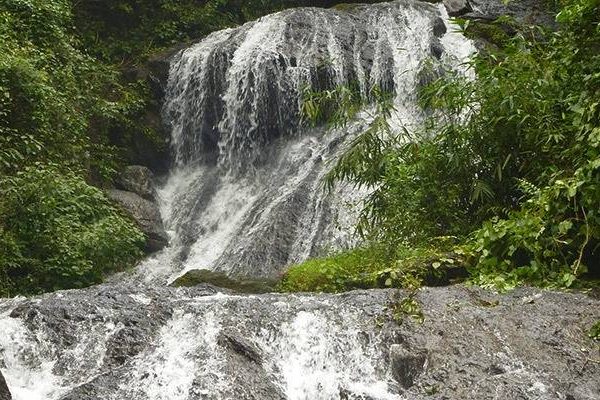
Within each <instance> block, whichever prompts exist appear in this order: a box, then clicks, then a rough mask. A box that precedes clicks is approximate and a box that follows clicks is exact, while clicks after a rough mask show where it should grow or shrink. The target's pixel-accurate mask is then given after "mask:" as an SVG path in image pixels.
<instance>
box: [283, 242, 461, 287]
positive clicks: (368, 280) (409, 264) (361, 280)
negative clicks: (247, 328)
mask: <svg viewBox="0 0 600 400" xmlns="http://www.w3.org/2000/svg"><path fill="white" fill-rule="evenodd" d="M447 247H448V243H447V242H445V240H438V241H437V243H436V244H435V246H433V245H431V246H422V247H414V248H413V247H410V248H409V247H397V248H394V249H391V248H389V247H387V246H383V245H375V244H373V245H370V246H365V247H359V248H356V249H352V250H347V251H344V252H339V253H335V254H333V255H331V256H328V257H323V258H316V259H311V260H308V261H306V262H304V263H302V264H298V265H294V266H292V267H290V268H289V269H288V271H287V272H286V274H285V275H284V276H283V278H282V280H281V282H280V284H279V290H281V291H284V292H313V291H316V292H343V291H346V290H352V289H367V288H406V289H412V290H414V289H416V288H418V287H420V286H421V285H422V283H423V282H427V283H431V284H436V283H437V282H447V281H448V279H449V278H450V276H449V275H451V274H449V271H450V272H451V271H453V270H454V269H455V268H456V267H459V266H460V265H462V264H463V263H464V258H463V257H462V256H461V255H459V254H456V253H448V252H447V251H445V249H446V248H447Z"/></svg>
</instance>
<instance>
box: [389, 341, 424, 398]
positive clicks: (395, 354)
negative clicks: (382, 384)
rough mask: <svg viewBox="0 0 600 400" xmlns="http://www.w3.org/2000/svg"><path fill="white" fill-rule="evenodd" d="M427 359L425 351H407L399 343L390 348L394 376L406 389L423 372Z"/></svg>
mask: <svg viewBox="0 0 600 400" xmlns="http://www.w3.org/2000/svg"><path fill="white" fill-rule="evenodd" d="M426 360H427V354H426V353H425V352H424V351H415V350H414V349H412V350H411V351H407V350H405V349H404V348H403V347H402V346H401V345H397V344H395V345H392V347H391V348H390V361H391V369H392V376H393V377H394V379H396V381H398V383H399V384H400V386H402V387H403V388H405V389H408V388H409V387H411V386H412V385H413V383H414V381H415V379H416V378H417V377H418V376H419V375H421V373H423V370H424V369H425V363H426Z"/></svg>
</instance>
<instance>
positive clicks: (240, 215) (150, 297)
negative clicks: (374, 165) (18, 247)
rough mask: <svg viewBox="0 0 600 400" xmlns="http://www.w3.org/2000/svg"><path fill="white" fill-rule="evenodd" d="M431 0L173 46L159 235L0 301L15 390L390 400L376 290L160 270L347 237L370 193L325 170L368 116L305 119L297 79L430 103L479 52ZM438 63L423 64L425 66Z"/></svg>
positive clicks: (270, 23)
mask: <svg viewBox="0 0 600 400" xmlns="http://www.w3.org/2000/svg"><path fill="white" fill-rule="evenodd" d="M454 30H455V28H454V27H452V26H451V25H450V24H449V22H448V16H447V14H446V11H445V9H444V8H443V6H442V5H433V4H429V3H425V2H415V1H411V0H406V1H397V2H391V3H382V4H377V5H361V6H353V7H349V9H348V10H333V9H317V8H303V9H292V10H286V11H283V12H280V13H277V14H273V15H269V16H266V17H264V18H261V19H259V20H257V21H254V22H250V23H248V24H245V25H243V26H241V27H238V28H235V29H227V30H224V31H219V32H215V33H213V34H211V35H209V36H208V37H206V38H205V39H203V40H201V41H199V42H198V43H196V44H194V45H192V46H191V47H190V48H188V49H186V50H184V51H182V52H181V53H179V54H178V55H177V56H176V57H175V58H174V59H173V61H172V64H171V70H170V76H169V81H168V87H167V92H166V98H165V105H164V110H163V112H164V119H165V121H166V123H168V125H169V126H170V128H171V131H172V146H173V151H174V155H175V160H176V165H175V167H174V168H173V170H172V171H171V173H170V174H169V176H168V177H167V178H166V180H165V182H164V184H163V185H162V186H161V187H160V188H159V196H160V205H161V212H162V216H163V219H164V222H165V226H166V228H167V230H168V232H169V234H170V236H171V244H170V246H169V247H168V248H167V249H165V250H163V251H162V252H160V253H158V254H156V255H155V256H153V257H152V258H150V259H148V260H146V261H145V262H143V263H142V264H141V265H140V266H139V268H138V269H137V271H136V273H135V274H133V276H127V277H119V279H118V280H115V282H111V283H108V284H105V285H100V286H97V287H94V288H89V289H84V290H75V291H65V292H60V293H55V294H49V295H45V296H40V297H37V298H34V299H23V298H16V299H11V300H3V301H0V370H1V371H2V373H3V374H4V376H5V377H6V380H7V383H8V385H9V387H10V389H11V391H12V393H13V397H14V399H16V400H58V399H61V400H69V399H73V400H75V399H77V400H82V399H105V400H110V399H119V400H125V399H128V400H138V399H139V400H142V399H165V400H166V399H169V400H178V399H181V400H184V399H290V400H304V399H306V400H309V399H310V400H318V399H365V400H366V399H398V398H401V395H400V393H401V391H400V390H399V388H398V387H397V385H396V384H395V383H394V381H393V379H392V377H391V372H390V368H389V365H388V362H387V361H386V357H387V356H386V354H387V353H386V351H387V347H386V343H389V340H390V338H389V337H386V335H385V334H384V333H382V332H381V331H379V330H378V329H377V320H378V318H379V317H380V316H381V315H382V314H383V313H384V308H385V307H384V306H383V305H382V304H385V303H386V301H387V300H388V296H389V295H388V294H387V293H373V294H370V295H365V296H354V297H345V296H343V295H340V296H329V295H320V296H292V295H289V296H284V295H274V294H273V295H261V296H234V295H225V294H220V293H216V292H215V291H214V290H212V289H210V288H204V287H201V288H191V289H183V288H182V289H173V288H170V287H167V286H166V284H167V283H169V282H171V281H172V280H173V279H174V278H176V277H178V276H180V275H182V274H183V273H185V272H186V271H189V270H191V269H212V270H216V271H222V272H225V273H227V274H229V275H236V276H239V275H241V276H247V277H253V278H276V277H277V276H278V275H279V274H281V273H282V272H283V271H284V269H285V267H286V266H288V265H290V264H293V263H296V262H300V261H303V260H306V259H308V258H309V257H314V256H318V255H320V254H324V253H326V252H327V251H330V250H331V249H339V248H344V247H348V246H351V245H352V244H353V243H355V240H356V239H355V238H354V237H353V235H352V226H353V224H354V222H355V220H356V216H357V210H358V208H359V207H360V201H361V199H362V198H363V197H364V195H365V192H364V191H359V190H356V189H355V188H353V187H351V186H340V187H339V188H337V189H336V190H334V191H333V192H331V193H329V192H326V191H325V190H323V187H322V178H323V176H324V175H325V173H326V172H327V171H328V168H330V167H331V165H332V162H334V161H335V160H336V159H337V158H338V157H339V155H340V154H341V152H343V150H344V149H345V148H347V146H348V145H349V143H350V142H351V140H352V139H353V138H355V137H356V135H357V134H359V133H360V132H361V131H363V130H364V129H365V127H366V126H367V125H368V123H369V120H370V118H371V114H370V112H369V110H368V108H367V109H366V110H364V111H363V112H361V113H360V114H359V115H358V116H357V118H356V121H353V122H352V123H350V124H348V125H347V126H346V127H344V128H339V129H333V130H328V129H325V128H319V127H317V128H308V127H307V126H306V124H304V123H303V122H302V120H301V117H300V112H299V110H300V107H301V104H302V91H303V90H304V88H306V87H311V88H312V89H313V90H330V89H332V88H334V87H335V86H336V85H345V84H346V85H347V84H356V85H357V86H358V87H359V89H360V91H361V93H362V95H363V96H365V97H366V96H368V92H369V90H370V88H371V87H373V86H375V85H376V86H379V87H382V88H384V89H386V90H388V91H393V93H394V96H395V97H394V105H395V112H394V115H393V120H392V126H393V127H396V128H400V127H401V126H404V127H407V128H408V129H414V128H415V127H417V126H418V125H419V124H420V123H421V122H422V121H423V118H425V114H424V112H423V111H422V110H420V109H419V107H418V106H417V102H416V95H417V90H418V87H419V85H421V84H422V83H423V80H426V79H427V76H428V74H429V75H430V74H431V73H434V72H435V71H443V70H446V71H448V70H454V71H459V72H461V73H469V72H468V71H467V70H466V67H465V66H464V65H463V63H464V61H466V60H467V58H468V57H469V56H470V55H471V54H472V52H473V51H474V48H473V46H472V45H471V43H470V42H469V41H468V40H466V39H465V38H464V37H462V36H461V35H460V34H458V33H455V32H454ZM432 71H433V72H432Z"/></svg>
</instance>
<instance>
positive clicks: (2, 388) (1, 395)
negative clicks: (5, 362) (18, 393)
mask: <svg viewBox="0 0 600 400" xmlns="http://www.w3.org/2000/svg"><path fill="white" fill-rule="evenodd" d="M11 399H12V396H11V394H10V391H9V390H8V386H7V385H6V380H5V379H4V376H3V375H2V372H1V371H0V400H11Z"/></svg>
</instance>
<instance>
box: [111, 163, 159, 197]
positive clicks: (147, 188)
mask: <svg viewBox="0 0 600 400" xmlns="http://www.w3.org/2000/svg"><path fill="white" fill-rule="evenodd" d="M118 186H119V188H120V189H123V190H126V191H129V192H133V193H135V194H138V195H140V196H141V197H143V198H144V199H146V200H150V201H156V187H155V183H154V174H153V173H152V171H150V169H149V168H147V167H144V166H141V165H130V166H128V167H125V169H124V170H123V172H121V174H120V176H119V179H118Z"/></svg>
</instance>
